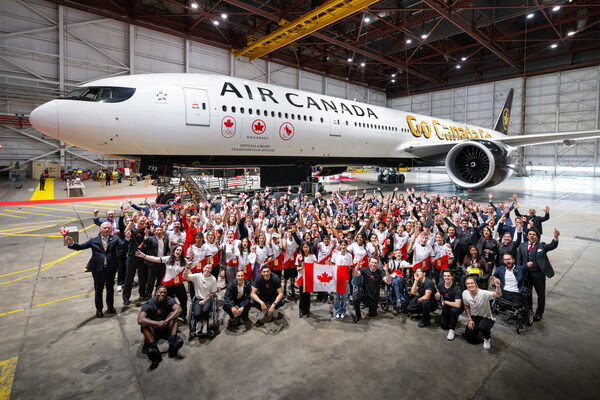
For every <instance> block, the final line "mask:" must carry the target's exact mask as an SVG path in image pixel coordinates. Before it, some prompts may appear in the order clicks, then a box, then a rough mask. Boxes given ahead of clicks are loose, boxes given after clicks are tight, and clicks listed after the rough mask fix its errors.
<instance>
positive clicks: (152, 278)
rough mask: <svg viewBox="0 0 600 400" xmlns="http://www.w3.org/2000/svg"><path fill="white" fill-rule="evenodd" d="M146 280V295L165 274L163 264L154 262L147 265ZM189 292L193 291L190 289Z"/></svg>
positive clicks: (150, 294) (158, 283)
mask: <svg viewBox="0 0 600 400" xmlns="http://www.w3.org/2000/svg"><path fill="white" fill-rule="evenodd" d="M147 268H148V281H147V282H146V295H147V296H152V293H154V288H155V287H156V286H158V285H160V284H161V282H162V279H163V277H164V276H165V269H166V267H165V264H163V263H154V264H152V265H148V266H147ZM190 293H194V292H193V291H191V292H190Z"/></svg>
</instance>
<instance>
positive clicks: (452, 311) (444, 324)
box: [435, 269, 464, 340]
mask: <svg viewBox="0 0 600 400" xmlns="http://www.w3.org/2000/svg"><path fill="white" fill-rule="evenodd" d="M442 278H443V281H441V282H440V283H439V284H438V286H437V289H438V291H437V293H436V294H435V299H436V300H437V301H439V302H440V306H441V309H442V313H441V316H440V327H441V328H442V329H444V330H446V329H447V330H448V336H446V339H448V340H454V330H455V329H456V324H457V323H458V317H459V316H460V314H462V312H463V311H464V309H463V307H462V290H460V286H458V285H457V284H456V283H455V282H454V275H453V274H452V271H451V270H450V269H445V270H443V271H442Z"/></svg>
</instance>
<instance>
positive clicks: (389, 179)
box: [385, 174, 396, 183]
mask: <svg viewBox="0 0 600 400" xmlns="http://www.w3.org/2000/svg"><path fill="white" fill-rule="evenodd" d="M395 178H396V176H395V175H394V174H388V175H386V177H385V183H394V182H395V181H396V179H395Z"/></svg>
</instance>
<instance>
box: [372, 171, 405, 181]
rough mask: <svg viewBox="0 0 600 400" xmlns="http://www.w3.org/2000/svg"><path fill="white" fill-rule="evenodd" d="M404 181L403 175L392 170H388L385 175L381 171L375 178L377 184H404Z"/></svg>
mask: <svg viewBox="0 0 600 400" xmlns="http://www.w3.org/2000/svg"><path fill="white" fill-rule="evenodd" d="M405 180H406V176H404V174H398V173H396V172H395V171H394V170H393V169H391V170H388V171H387V173H385V172H383V171H382V172H381V173H380V174H379V176H378V177H377V182H379V183H392V184H393V183H404V181H405Z"/></svg>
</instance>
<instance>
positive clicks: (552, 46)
mask: <svg viewBox="0 0 600 400" xmlns="http://www.w3.org/2000/svg"><path fill="white" fill-rule="evenodd" d="M550 47H551V48H553V49H555V48H557V47H558V45H557V44H556V43H552V44H551V45H550Z"/></svg>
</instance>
